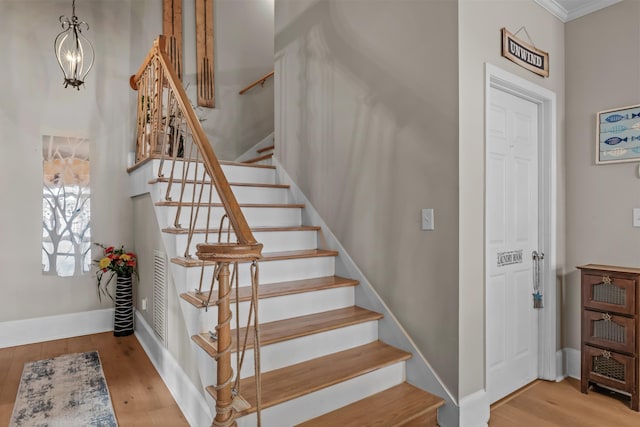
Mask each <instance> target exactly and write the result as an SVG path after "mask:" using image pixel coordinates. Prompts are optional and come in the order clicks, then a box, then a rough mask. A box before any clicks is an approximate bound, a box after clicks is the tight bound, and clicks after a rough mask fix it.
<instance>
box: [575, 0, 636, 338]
mask: <svg viewBox="0 0 640 427" xmlns="http://www.w3.org/2000/svg"><path fill="white" fill-rule="evenodd" d="M638 20H640V2H638V1H635V0H627V1H623V2H621V3H618V4H616V5H614V6H611V7H608V8H606V9H603V10H601V11H598V12H596V13H593V14H591V15H587V16H585V17H582V18H579V19H577V20H575V21H571V22H569V23H568V24H567V26H566V55H567V56H566V63H567V76H570V78H567V153H568V156H567V162H566V167H567V218H568V220H567V275H566V280H565V287H564V294H565V300H564V304H563V310H564V317H565V323H564V328H565V329H564V343H565V346H566V347H571V348H574V349H578V350H579V349H580V274H579V272H578V270H577V269H576V268H575V266H577V265H583V264H587V263H598V264H610V265H621V266H633V267H638V266H640V229H638V228H633V227H632V226H631V224H632V223H631V218H632V216H631V215H632V209H633V208H634V207H640V191H639V188H640V187H639V182H638V163H621V164H608V165H601V166H596V165H595V144H596V142H595V141H596V139H595V138H596V114H597V112H598V111H603V110H608V109H612V108H617V107H624V106H628V105H635V104H638V103H639V102H638V93H640V51H639V50H638V40H640V27H639V26H638ZM569 153H570V154H569Z"/></svg>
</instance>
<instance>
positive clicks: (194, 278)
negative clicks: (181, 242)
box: [175, 256, 335, 293]
mask: <svg viewBox="0 0 640 427" xmlns="http://www.w3.org/2000/svg"><path fill="white" fill-rule="evenodd" d="M334 266H335V259H334V257H330V256H329V257H312V258H293V259H283V260H277V261H262V262H260V263H259V280H260V284H261V285H263V284H267V283H277V282H288V281H291V280H303V279H312V278H314V277H326V276H333V274H334V271H335V268H334ZM177 267H178V268H179V269H180V270H184V271H182V273H179V272H178V274H179V275H177V276H175V277H176V288H177V289H178V291H179V292H181V293H182V292H191V291H193V290H194V289H198V287H199V284H200V271H201V267H180V266H177ZM213 269H214V267H213V266H212V265H208V266H206V267H205V269H204V270H205V271H204V280H203V286H202V289H203V290H209V287H210V286H211V278H212V276H213ZM249 269H250V265H249V264H247V263H243V264H240V265H239V273H240V277H239V283H240V286H248V285H250V284H251V277H250V270H249ZM178 282H180V283H178ZM217 286H218V285H217V284H216V289H217Z"/></svg>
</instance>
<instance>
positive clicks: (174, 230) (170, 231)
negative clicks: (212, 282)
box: [162, 225, 321, 239]
mask: <svg viewBox="0 0 640 427" xmlns="http://www.w3.org/2000/svg"><path fill="white" fill-rule="evenodd" d="M318 230H321V227H320V226H318V225H296V226H292V227H251V231H252V232H254V233H258V232H271V231H318ZM162 232H163V233H168V234H189V229H187V228H175V227H169V228H163V229H162ZM206 232H207V230H205V229H204V228H197V229H195V230H193V233H194V234H204V233H206ZM224 233H225V234H226V231H224ZM231 233H232V234H233V230H232V231H231ZM209 234H210V235H211V236H213V237H215V238H216V239H217V236H218V233H217V232H216V231H212V230H209Z"/></svg>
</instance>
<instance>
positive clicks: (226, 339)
mask: <svg viewBox="0 0 640 427" xmlns="http://www.w3.org/2000/svg"><path fill="white" fill-rule="evenodd" d="M230 287H231V285H230V281H229V263H228V262H223V263H220V272H219V273H218V304H217V305H218V332H217V333H218V352H219V358H218V367H217V374H218V375H217V385H216V389H217V391H218V397H217V399H216V417H215V419H214V421H213V426H231V427H235V426H236V425H237V423H236V422H235V421H233V422H232V423H229V421H230V420H231V418H232V416H233V414H232V413H231V404H232V403H233V396H232V394H231V387H232V385H233V384H232V383H233V372H232V369H231V352H230V351H229V348H230V347H231V322H230V321H231V308H230V302H229V292H230ZM236 315H237V314H236Z"/></svg>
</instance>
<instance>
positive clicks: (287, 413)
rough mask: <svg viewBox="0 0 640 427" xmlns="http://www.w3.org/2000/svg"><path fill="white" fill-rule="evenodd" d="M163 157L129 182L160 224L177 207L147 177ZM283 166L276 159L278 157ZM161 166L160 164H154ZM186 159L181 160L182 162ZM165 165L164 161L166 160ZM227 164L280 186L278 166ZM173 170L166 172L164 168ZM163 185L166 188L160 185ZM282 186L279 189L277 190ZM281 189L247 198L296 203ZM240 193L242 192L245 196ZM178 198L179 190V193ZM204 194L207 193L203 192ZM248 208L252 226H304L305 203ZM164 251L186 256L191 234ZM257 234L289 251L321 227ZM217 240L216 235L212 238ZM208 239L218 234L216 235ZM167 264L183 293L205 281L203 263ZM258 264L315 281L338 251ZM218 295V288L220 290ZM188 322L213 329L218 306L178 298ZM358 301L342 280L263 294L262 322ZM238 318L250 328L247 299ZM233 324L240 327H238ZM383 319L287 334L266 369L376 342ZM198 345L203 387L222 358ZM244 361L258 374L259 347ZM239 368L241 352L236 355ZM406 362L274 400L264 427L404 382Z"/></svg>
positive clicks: (169, 239)
mask: <svg viewBox="0 0 640 427" xmlns="http://www.w3.org/2000/svg"><path fill="white" fill-rule="evenodd" d="M158 163H159V161H158V160H153V161H150V162H149V164H147V165H144V166H143V167H140V168H138V169H136V170H135V171H133V172H132V173H131V175H132V176H133V175H136V177H135V179H134V180H132V181H135V182H133V183H132V186H131V193H132V195H136V194H144V193H145V192H148V193H149V194H150V195H151V198H152V202H153V204H154V211H155V213H156V217H157V220H158V224H159V226H160V227H161V228H163V229H164V228H171V227H174V218H175V212H176V210H177V207H175V206H161V205H157V202H162V201H164V197H165V192H166V183H155V184H149V181H151V180H152V179H155V178H157V177H156V176H153V173H152V170H157V165H158ZM275 163H276V164H277V161H276V162H275ZM154 165H155V166H154ZM181 167H182V165H180V164H179V165H178V167H177V169H178V168H181ZM165 168H166V165H165ZM223 170H224V172H225V174H227V179H228V181H229V182H237V183H243V182H246V183H260V184H276V183H277V182H278V178H276V173H275V169H274V168H268V167H259V166H250V167H244V166H241V165H238V164H223ZM165 172H166V174H167V175H168V170H166V171H165ZM194 176H195V174H194V169H193V168H192V167H191V168H190V172H189V175H188V176H187V179H193V177H194ZM161 187H163V188H161ZM237 188H238V189H240V188H249V187H243V186H233V187H232V189H233V191H234V192H235V191H236V189H237ZM257 189H263V190H265V193H266V192H269V193H271V195H265V193H261V192H259V191H258V190H257ZM273 190H276V191H273ZM281 190H282V188H277V189H274V188H273V187H250V190H247V191H244V193H243V194H242V196H240V197H239V198H241V202H240V203H241V204H243V203H244V204H265V205H266V204H280V205H281V204H283V203H291V201H292V200H294V199H295V198H294V197H292V196H291V195H290V194H289V192H290V191H289V190H287V193H286V194H285V196H283V194H282V191H281ZM240 191H242V190H239V191H238V194H240ZM174 197H175V193H174ZM203 200H204V198H203ZM190 211H191V209H189V208H184V207H183V208H182V215H181V218H180V222H181V223H182V225H183V226H185V227H186V226H188V224H189V212H190ZM205 211H206V210H202V211H201V214H200V215H199V218H198V221H199V222H198V227H202V226H204V222H205V221H206V219H205V220H203V218H206V215H205V214H202V212H205ZM212 211H213V212H214V214H213V215H212V217H213V218H214V219H212V220H211V222H210V223H211V224H215V226H214V228H215V227H217V224H218V223H219V218H220V217H221V216H222V215H223V209H222V208H221V207H214V208H213V209H212ZM242 211H243V213H244V215H245V217H246V218H247V222H248V223H249V226H250V227H297V226H301V225H302V224H303V216H304V215H303V208H301V207H298V206H296V207H284V206H276V207H266V206H265V207H263V206H260V207H257V206H256V207H242ZM162 235H163V242H164V244H165V251H166V253H167V256H168V258H169V259H173V258H176V257H182V256H184V248H183V247H181V246H183V245H184V244H186V236H185V235H181V234H172V233H166V232H165V233H162ZM254 236H256V240H257V241H259V242H261V243H264V245H265V247H264V250H263V255H268V254H269V253H270V252H284V251H301V250H309V249H314V248H316V247H317V246H316V245H317V243H318V238H317V231H315V230H305V231H300V230H297V231H268V232H267V231H265V232H260V231H255V233H254ZM214 239H215V238H214ZM203 240H204V236H203V234H196V235H194V238H193V241H192V248H193V249H192V251H191V252H192V253H195V244H197V243H199V242H202V241H203ZM209 240H212V239H211V238H210V239H209ZM241 267H242V268H241V269H240V286H247V285H248V284H249V283H250V280H249V275H248V264H241ZM169 268H170V271H171V274H172V277H173V280H174V284H175V286H174V288H175V289H176V291H177V292H178V293H179V294H180V293H186V292H190V291H193V290H194V289H195V288H196V287H197V286H198V283H199V281H200V275H201V267H194V266H190V267H185V266H183V265H178V264H177V263H176V262H170V263H169ZM259 268H260V284H261V285H264V284H272V283H279V282H289V281H294V280H303V279H311V278H318V277H326V276H332V275H334V274H335V270H336V264H335V257H334V256H307V257H298V258H295V257H294V258H286V257H283V258H282V259H274V260H268V256H267V259H265V260H263V261H261V262H260V263H259ZM212 271H213V268H212V266H206V267H205V269H204V275H205V282H204V283H205V285H204V286H203V290H207V291H208V287H209V283H210V279H211V275H212ZM216 294H217V286H216V289H215V291H214V295H216ZM179 300H180V307H181V311H182V315H183V317H184V323H185V325H186V327H187V331H188V333H189V335H191V336H194V335H198V334H200V333H202V332H206V331H208V330H210V329H213V327H214V325H215V324H216V323H217V309H216V308H215V307H210V308H209V309H207V310H205V309H197V308H196V307H194V306H193V305H191V304H190V303H189V302H187V301H185V300H183V299H182V298H179ZM354 304H355V291H354V286H344V287H337V288H329V289H322V290H315V291H311V292H302V293H292V294H288V295H281V296H276V297H271V298H264V299H261V300H260V304H259V310H260V311H259V317H260V322H261V324H265V323H268V322H272V321H278V320H282V319H287V318H292V317H298V316H304V315H309V314H313V313H321V312H324V311H329V310H335V309H340V308H345V307H350V306H353V305H354ZM239 307H240V308H239V310H240V316H239V318H240V324H241V326H246V319H247V316H248V310H249V302H241V303H240V304H239ZM231 308H232V313H233V316H234V320H233V321H232V325H235V315H236V313H235V311H236V308H235V304H232V306H231ZM232 327H235V326H232ZM378 330H379V326H378V321H377V320H371V321H367V322H364V323H361V324H356V325H351V326H347V327H340V328H337V329H333V330H328V331H324V332H319V333H313V334H310V335H306V336H302V337H298V338H294V339H289V340H286V341H282V342H277V343H273V344H269V345H264V346H263V347H262V348H261V360H262V371H263V372H269V371H272V370H275V369H280V368H283V367H287V366H290V365H292V364H296V363H301V362H304V361H308V360H311V359H316V358H319V357H322V356H326V355H329V354H332V353H335V352H339V351H343V350H347V349H351V348H354V347H357V346H361V345H364V344H367V343H371V342H373V341H376V340H377V339H378V338H379V336H378ZM191 347H192V349H193V351H195V352H196V359H197V365H198V370H199V373H200V378H201V382H202V384H203V385H205V386H207V385H212V384H215V382H216V363H215V361H214V359H213V358H212V357H211V356H210V355H209V354H207V353H205V351H204V350H202V349H201V348H200V347H199V346H198V345H197V344H196V343H195V342H193V343H192V345H191ZM245 357H246V359H245V364H244V366H243V369H242V372H241V373H240V375H241V377H242V378H246V377H248V376H252V375H253V374H254V372H253V351H252V350H248V351H247V355H246V356H245ZM232 363H233V367H234V371H235V370H236V366H235V355H234V356H233V357H232ZM405 366H406V362H405V361H399V362H395V363H393V364H391V365H387V366H385V367H382V368H378V369H375V370H373V371H371V372H367V373H364V374H362V375H359V376H357V377H355V378H351V379H349V380H347V381H343V382H341V383H338V384H334V385H331V386H329V387H326V388H323V389H320V390H317V391H314V392H312V393H309V394H306V395H303V396H300V397H298V398H295V399H292V400H289V401H287V402H284V403H281V404H278V405H275V406H273V407H270V408H267V409H264V410H263V411H262V423H263V424H262V425H263V426H265V427H284V426H293V425H294V424H297V423H299V422H302V421H305V420H308V419H311V418H313V417H316V416H318V415H321V414H324V413H326V412H329V411H332V410H335V409H337V408H339V407H342V406H344V405H347V404H349V403H352V402H355V401H357V400H360V399H362V398H365V397H367V396H370V395H372V394H375V393H377V392H380V391H383V390H385V389H387V388H389V387H392V386H395V385H398V384H400V383H402V382H403V381H405V380H406V368H405ZM204 395H205V396H206V401H207V403H208V406H209V408H210V410H211V414H212V419H213V416H214V415H215V402H214V401H213V399H211V398H210V396H209V395H208V393H206V392H205V393H204ZM237 422H238V426H255V425H256V418H255V414H249V415H247V416H244V417H241V418H239V419H238V420H237Z"/></svg>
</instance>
